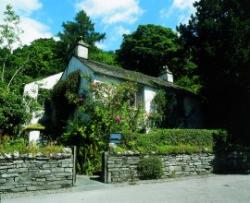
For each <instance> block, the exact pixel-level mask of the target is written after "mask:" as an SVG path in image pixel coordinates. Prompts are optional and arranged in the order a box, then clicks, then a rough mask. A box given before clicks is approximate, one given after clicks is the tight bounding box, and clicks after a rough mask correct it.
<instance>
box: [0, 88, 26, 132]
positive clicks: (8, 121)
mask: <svg viewBox="0 0 250 203" xmlns="http://www.w3.org/2000/svg"><path fill="white" fill-rule="evenodd" d="M29 118H30V116H29V115H28V113H27V112H26V109H25V108H24V104H23V100H22V95H20V94H19V93H18V92H16V91H13V90H10V89H9V88H7V87H6V85H4V84H0V130H1V131H2V133H1V134H9V135H16V134H17V133H18V130H19V129H20V127H21V124H23V123H25V121H27V120H28V119H29Z"/></svg>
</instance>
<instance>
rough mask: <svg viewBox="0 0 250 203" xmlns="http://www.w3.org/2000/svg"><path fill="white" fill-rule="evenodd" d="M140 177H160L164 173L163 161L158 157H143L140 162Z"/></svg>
mask: <svg viewBox="0 0 250 203" xmlns="http://www.w3.org/2000/svg"><path fill="white" fill-rule="evenodd" d="M138 173H139V177H140V178H141V179H144V180H150V179H159V178H160V177H161V176H162V174H163V170H162V162H161V160H160V159H159V158H157V157H146V158H142V159H141V160H140V161H139V163H138Z"/></svg>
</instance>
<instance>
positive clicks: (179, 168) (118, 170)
mask: <svg viewBox="0 0 250 203" xmlns="http://www.w3.org/2000/svg"><path fill="white" fill-rule="evenodd" d="M147 156H148V155H115V154H109V153H105V154H104V181H105V182H106V183H118V182H126V181H133V180H138V179H139V177H138V172H137V167H138V162H139V160H140V159H142V158H143V157H147ZM153 156H156V157H158V158H160V159H161V161H162V165H163V172H164V173H163V176H162V178H174V177H183V176H195V175H206V174H210V173H212V172H213V160H214V155H213V154H209V153H202V154H180V155H153Z"/></svg>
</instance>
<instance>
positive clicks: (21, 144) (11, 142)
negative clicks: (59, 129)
mask: <svg viewBox="0 0 250 203" xmlns="http://www.w3.org/2000/svg"><path fill="white" fill-rule="evenodd" d="M15 152H18V153H20V154H28V153H29V154H37V153H42V154H45V155H46V154H53V153H61V152H63V147H62V146H59V145H53V144H49V145H46V146H39V145H36V144H28V142H27V140H25V139H23V138H15V139H13V138H12V139H11V138H10V137H7V136H5V137H3V138H2V139H1V140H0V154H5V153H15Z"/></svg>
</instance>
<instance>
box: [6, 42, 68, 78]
mask: <svg viewBox="0 0 250 203" xmlns="http://www.w3.org/2000/svg"><path fill="white" fill-rule="evenodd" d="M27 56H29V61H28V62H27V63H26V65H25V69H23V70H22V74H23V75H25V76H29V77H31V78H33V80H34V79H37V78H44V77H46V76H49V75H52V74H55V73H58V72H60V71H63V70H64V69H65V65H64V63H63V60H62V58H61V56H60V55H59V53H58V42H56V41H55V40H54V39H52V38H51V39H38V40H35V41H33V42H32V43H31V45H25V46H24V47H22V48H18V49H16V50H15V51H14V52H13V55H12V57H11V62H10V66H11V67H12V69H14V68H15V67H17V66H18V65H19V64H20V63H21V62H22V61H25V60H26V58H27Z"/></svg>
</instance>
